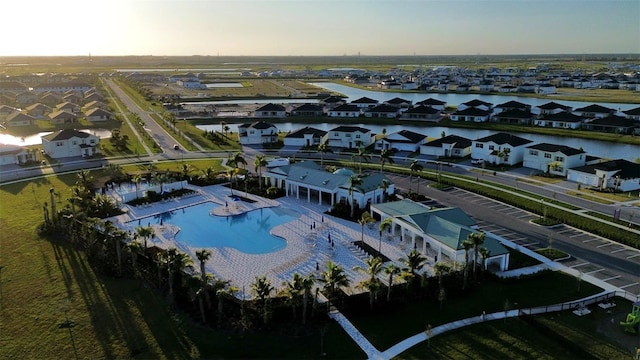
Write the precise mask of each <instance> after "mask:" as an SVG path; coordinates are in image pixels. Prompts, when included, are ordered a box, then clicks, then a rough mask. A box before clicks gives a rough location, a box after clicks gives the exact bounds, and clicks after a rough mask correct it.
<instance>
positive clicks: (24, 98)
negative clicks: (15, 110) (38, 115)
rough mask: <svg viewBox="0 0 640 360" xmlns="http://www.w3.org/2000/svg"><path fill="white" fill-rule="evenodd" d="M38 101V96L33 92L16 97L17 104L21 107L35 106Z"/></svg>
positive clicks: (24, 92)
mask: <svg viewBox="0 0 640 360" xmlns="http://www.w3.org/2000/svg"><path fill="white" fill-rule="evenodd" d="M36 101H38V94H36V93H35V92H33V91H23V92H21V93H19V94H17V95H16V103H17V104H18V105H20V106H24V105H27V104H33V103H34V102H36Z"/></svg>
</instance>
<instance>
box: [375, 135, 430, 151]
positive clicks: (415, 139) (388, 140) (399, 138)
mask: <svg viewBox="0 0 640 360" xmlns="http://www.w3.org/2000/svg"><path fill="white" fill-rule="evenodd" d="M426 137H427V136H426V135H424V134H419V133H417V132H413V131H409V130H400V131H398V132H395V133H393V134H389V135H387V136H385V137H383V138H382V139H379V140H377V141H376V142H375V149H376V150H382V149H386V150H395V151H408V152H416V151H418V150H419V149H420V145H421V144H422V143H423V142H424V140H425V139H426Z"/></svg>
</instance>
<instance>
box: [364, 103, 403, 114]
mask: <svg viewBox="0 0 640 360" xmlns="http://www.w3.org/2000/svg"><path fill="white" fill-rule="evenodd" d="M365 112H367V113H397V112H398V108H397V107H395V106H391V105H387V104H381V105H376V106H374V107H372V108H371V109H368V110H367V111H365Z"/></svg>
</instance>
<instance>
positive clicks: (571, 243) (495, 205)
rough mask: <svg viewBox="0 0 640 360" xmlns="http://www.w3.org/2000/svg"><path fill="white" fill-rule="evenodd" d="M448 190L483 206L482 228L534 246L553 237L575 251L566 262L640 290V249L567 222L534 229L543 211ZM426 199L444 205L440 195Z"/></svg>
mask: <svg viewBox="0 0 640 360" xmlns="http://www.w3.org/2000/svg"><path fill="white" fill-rule="evenodd" d="M446 194H447V195H448V196H453V197H456V198H458V200H460V199H463V200H464V202H465V203H466V204H468V206H469V207H480V208H481V209H483V211H475V212H474V214H475V216H473V217H474V219H475V220H476V222H477V224H478V227H479V229H480V230H482V231H485V232H490V233H492V234H495V235H498V236H500V237H502V238H505V239H507V240H509V241H512V242H514V243H516V244H518V245H520V246H524V247H527V248H529V249H531V250H535V249H538V248H543V247H547V246H548V244H549V242H550V241H551V242H552V246H554V247H557V248H558V249H560V250H563V251H566V252H568V253H569V254H570V255H571V258H570V259H568V260H563V261H562V263H563V264H564V265H566V266H568V267H571V268H574V269H576V270H578V271H580V272H581V273H582V274H588V275H591V276H594V277H596V278H598V279H600V280H603V281H606V282H608V283H610V284H612V285H614V286H617V287H619V288H621V289H623V290H626V291H628V292H631V293H633V294H640V250H638V249H634V248H631V247H629V246H625V245H622V244H619V243H616V242H613V241H611V240H608V239H605V238H602V237H600V236H597V235H594V234H591V233H588V232H585V231H582V230H579V229H576V228H573V227H570V226H567V225H560V226H557V227H553V228H541V227H537V226H536V230H538V229H539V231H536V232H532V231H529V230H528V229H527V227H530V226H535V225H531V224H530V223H529V221H530V220H533V219H535V218H537V217H538V216H539V215H536V214H533V213H530V212H528V211H525V210H522V209H519V208H517V207H514V206H511V205H507V204H504V203H501V202H499V201H496V200H493V199H490V198H487V197H484V196H481V195H478V194H475V193H472V192H469V191H466V190H461V189H456V188H454V189H452V190H449V191H447V192H446ZM425 203H426V204H427V205H429V204H430V203H436V204H437V206H442V205H441V204H440V202H438V199H435V200H431V201H430V202H425ZM479 213H480V214H482V215H478V214H479ZM496 219H499V220H498V221H497V220H496ZM586 259H589V260H586Z"/></svg>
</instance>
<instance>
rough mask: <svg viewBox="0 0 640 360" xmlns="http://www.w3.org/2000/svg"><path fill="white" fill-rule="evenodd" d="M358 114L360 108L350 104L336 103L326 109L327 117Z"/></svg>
mask: <svg viewBox="0 0 640 360" xmlns="http://www.w3.org/2000/svg"><path fill="white" fill-rule="evenodd" d="M360 114H361V112H360V108H359V107H358V106H356V105H352V104H342V105H338V106H336V107H334V108H333V109H331V110H329V111H327V116H329V117H345V118H356V117H358V116H360Z"/></svg>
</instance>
